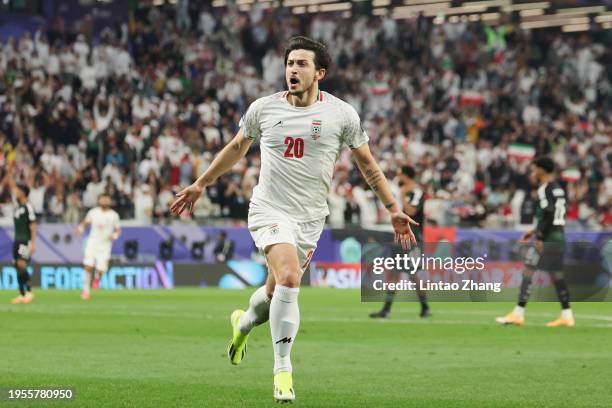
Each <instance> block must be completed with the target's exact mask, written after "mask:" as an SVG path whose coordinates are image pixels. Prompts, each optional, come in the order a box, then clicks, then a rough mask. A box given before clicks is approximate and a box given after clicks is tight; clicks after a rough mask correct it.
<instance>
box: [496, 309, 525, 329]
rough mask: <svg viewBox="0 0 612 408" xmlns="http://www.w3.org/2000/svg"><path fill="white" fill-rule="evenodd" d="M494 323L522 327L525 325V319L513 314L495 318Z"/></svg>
mask: <svg viewBox="0 0 612 408" xmlns="http://www.w3.org/2000/svg"><path fill="white" fill-rule="evenodd" d="M495 321H496V322H497V323H500V324H513V325H515V326H522V325H523V324H525V318H524V317H523V316H519V315H517V314H515V313H512V312H510V313H508V314H507V315H505V316H501V317H496V318H495Z"/></svg>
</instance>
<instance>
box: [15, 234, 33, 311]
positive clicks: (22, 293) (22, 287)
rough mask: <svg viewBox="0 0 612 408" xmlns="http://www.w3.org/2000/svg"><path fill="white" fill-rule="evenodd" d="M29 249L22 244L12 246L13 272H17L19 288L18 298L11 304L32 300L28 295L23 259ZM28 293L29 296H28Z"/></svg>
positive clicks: (17, 243)
mask: <svg viewBox="0 0 612 408" xmlns="http://www.w3.org/2000/svg"><path fill="white" fill-rule="evenodd" d="M28 249H29V247H28V246H26V245H25V244H24V243H22V242H15V243H14V244H13V259H14V264H15V270H16V272H17V285H18V288H19V296H17V297H16V298H14V299H12V300H11V304H19V303H28V302H30V301H31V300H32V298H31V296H32V295H31V293H30V286H29V282H30V275H29V274H28V271H27V267H28V264H27V260H26V259H25V255H26V254H25V253H24V251H27V250H28ZM28 293H30V295H28Z"/></svg>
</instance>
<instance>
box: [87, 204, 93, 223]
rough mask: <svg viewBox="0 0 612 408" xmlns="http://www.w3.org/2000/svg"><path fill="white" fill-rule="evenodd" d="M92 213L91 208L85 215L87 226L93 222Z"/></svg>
mask: <svg viewBox="0 0 612 408" xmlns="http://www.w3.org/2000/svg"><path fill="white" fill-rule="evenodd" d="M93 211H94V209H93V208H92V209H91V210H89V211H87V215H86V216H85V222H87V223H88V224H91V223H92V222H93Z"/></svg>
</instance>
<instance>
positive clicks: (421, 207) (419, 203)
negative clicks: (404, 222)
mask: <svg viewBox="0 0 612 408" xmlns="http://www.w3.org/2000/svg"><path fill="white" fill-rule="evenodd" d="M406 197H407V198H408V203H409V204H410V205H411V206H412V207H414V208H416V213H415V214H414V215H413V216H411V217H410V218H412V219H413V220H415V221H416V222H418V223H419V225H418V226H412V227H411V228H412V232H414V236H415V238H416V240H417V243H418V244H419V245H421V244H422V243H423V226H424V225H425V194H424V193H423V190H421V189H420V188H419V187H416V188H415V189H414V190H412V191H410V192H408V193H406ZM404 212H406V209H404Z"/></svg>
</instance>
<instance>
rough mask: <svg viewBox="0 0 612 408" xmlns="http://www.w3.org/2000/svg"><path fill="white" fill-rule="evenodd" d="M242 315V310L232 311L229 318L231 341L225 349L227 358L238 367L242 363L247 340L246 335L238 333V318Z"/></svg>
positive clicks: (247, 336)
mask: <svg viewBox="0 0 612 408" xmlns="http://www.w3.org/2000/svg"><path fill="white" fill-rule="evenodd" d="M243 314H244V310H234V311H233V312H232V315H231V316H230V323H231V324H232V340H230V343H229V346H228V347H227V357H228V358H229V359H230V362H231V363H232V364H234V365H238V364H240V363H241V362H242V359H243V358H244V356H245V354H246V350H247V340H248V339H249V335H248V334H247V335H246V336H245V335H243V334H242V333H240V329H238V322H240V317H241V316H242V315H243Z"/></svg>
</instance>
